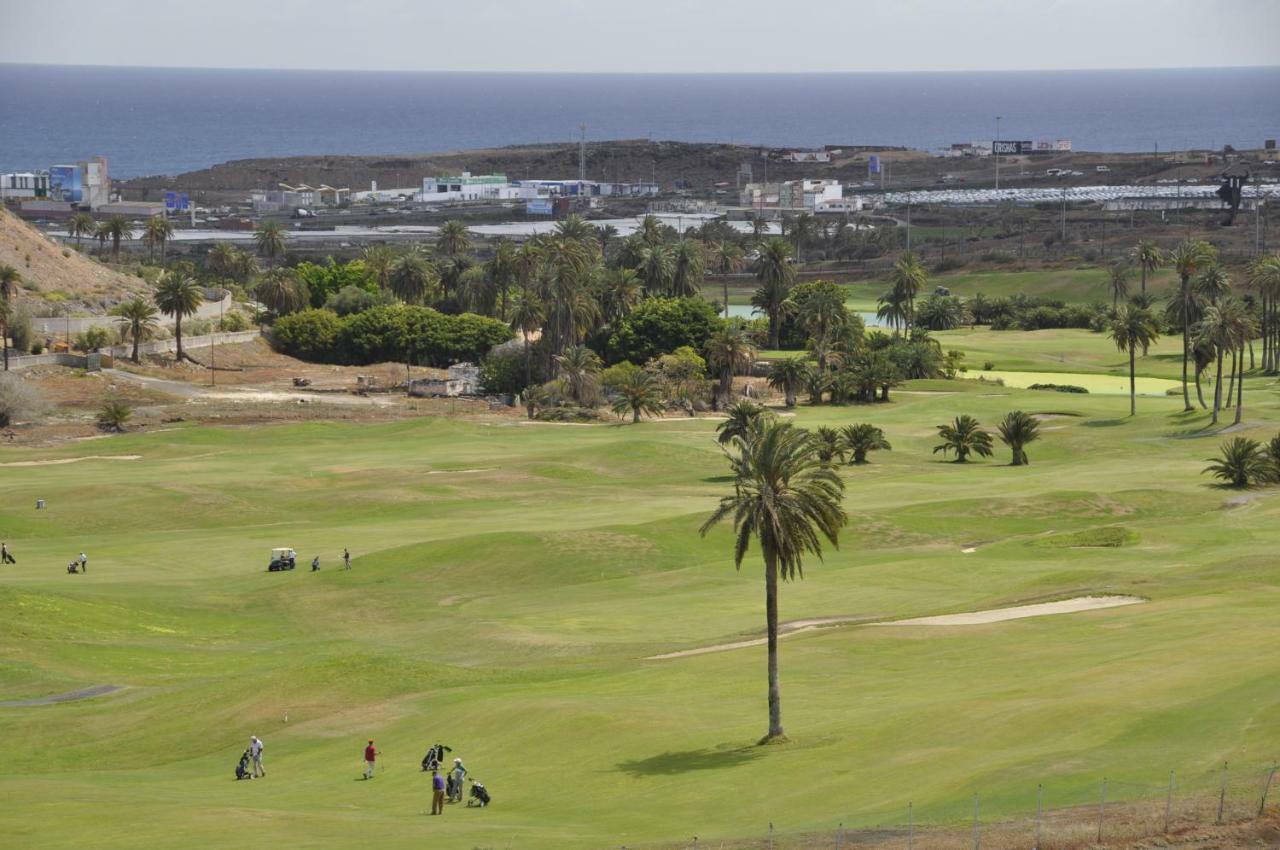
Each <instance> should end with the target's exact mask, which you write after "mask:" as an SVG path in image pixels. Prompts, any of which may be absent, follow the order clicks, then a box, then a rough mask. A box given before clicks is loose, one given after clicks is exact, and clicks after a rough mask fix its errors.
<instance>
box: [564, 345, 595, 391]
mask: <svg viewBox="0 0 1280 850" xmlns="http://www.w3.org/2000/svg"><path fill="white" fill-rule="evenodd" d="M555 361H556V363H557V364H558V365H559V367H560V379H561V380H562V381H564V386H565V391H566V392H567V393H568V395H569V397H570V398H572V399H573V400H574V401H575V402H576V403H578V404H580V405H582V404H587V403H588V402H590V401H591V399H592V397H593V396H594V395H595V388H596V374H597V373H598V372H599V371H600V366H601V363H600V358H599V357H598V356H596V353H595V352H594V351H592V350H591V349H590V348H587V347H586V346H585V345H575V346H573V347H572V348H569V349H568V350H566V351H565V353H564V354H557V355H556V356H555Z"/></svg>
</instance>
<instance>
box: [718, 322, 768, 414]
mask: <svg viewBox="0 0 1280 850" xmlns="http://www.w3.org/2000/svg"><path fill="white" fill-rule="evenodd" d="M706 350H707V365H708V366H710V367H711V369H712V370H713V371H714V373H715V374H717V375H719V377H720V386H719V388H718V389H717V391H716V398H717V400H718V401H719V403H720V404H721V405H727V404H729V399H730V398H731V397H732V396H733V376H734V375H737V374H741V373H742V372H745V371H747V370H748V369H750V368H751V364H752V363H753V362H755V358H756V347H755V346H754V345H752V344H751V340H750V339H749V338H748V337H747V335H746V334H745V333H744V332H742V331H736V330H725V331H716V332H715V333H713V334H712V335H711V336H710V338H708V339H707V349H706Z"/></svg>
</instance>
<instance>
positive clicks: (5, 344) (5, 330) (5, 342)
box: [0, 322, 9, 372]
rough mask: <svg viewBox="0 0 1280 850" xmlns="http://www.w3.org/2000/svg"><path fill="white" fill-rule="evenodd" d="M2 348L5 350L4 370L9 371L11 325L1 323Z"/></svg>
mask: <svg viewBox="0 0 1280 850" xmlns="http://www.w3.org/2000/svg"><path fill="white" fill-rule="evenodd" d="M0 348H3V349H4V370H5V371H6V372H8V371H9V323H8V322H0Z"/></svg>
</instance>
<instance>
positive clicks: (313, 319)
mask: <svg viewBox="0 0 1280 850" xmlns="http://www.w3.org/2000/svg"><path fill="white" fill-rule="evenodd" d="M340 333H342V320H341V319H339V318H338V316H337V314H335V313H333V312H331V311H329V310H303V311H302V312H300V313H293V314H291V315H288V316H284V317H283V318H281V319H280V320H279V321H277V322H276V323H275V325H273V326H272V328H271V338H272V341H273V342H274V343H275V345H276V347H277V348H279V349H280V350H281V351H283V352H284V353H285V354H288V355H290V356H291V357H300V358H302V359H303V360H329V361H330V362H341V361H340V359H339V358H337V357H336V356H335V355H336V354H337V342H338V335H339V334H340Z"/></svg>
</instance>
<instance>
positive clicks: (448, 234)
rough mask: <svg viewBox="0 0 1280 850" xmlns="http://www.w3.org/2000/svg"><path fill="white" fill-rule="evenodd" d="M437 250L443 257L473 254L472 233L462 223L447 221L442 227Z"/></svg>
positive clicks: (437, 241) (437, 240)
mask: <svg viewBox="0 0 1280 850" xmlns="http://www.w3.org/2000/svg"><path fill="white" fill-rule="evenodd" d="M436 248H437V250H439V252H440V254H441V256H444V257H450V258H453V257H461V256H464V255H466V254H470V253H471V231H469V230H467V226H466V225H465V224H463V223H462V222H460V221H446V222H445V223H444V224H442V225H440V234H439V236H438V237H437V239H436Z"/></svg>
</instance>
